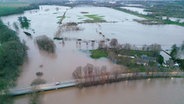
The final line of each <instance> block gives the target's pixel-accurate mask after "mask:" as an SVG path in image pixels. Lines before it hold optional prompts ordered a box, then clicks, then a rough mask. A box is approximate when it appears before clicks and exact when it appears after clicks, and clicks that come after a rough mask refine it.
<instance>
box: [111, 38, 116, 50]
mask: <svg viewBox="0 0 184 104" xmlns="http://www.w3.org/2000/svg"><path fill="white" fill-rule="evenodd" d="M110 46H111V48H116V46H118V40H117V39H115V38H113V39H111V41H110Z"/></svg>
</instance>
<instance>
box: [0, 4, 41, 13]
mask: <svg viewBox="0 0 184 104" xmlns="http://www.w3.org/2000/svg"><path fill="white" fill-rule="evenodd" d="M5 5H7V6H1V5H0V16H7V15H11V14H17V13H23V12H24V11H25V10H31V9H39V5H37V4H24V5H23V4H20V6H12V5H16V3H15V4H5ZM9 5H10V6H9Z"/></svg>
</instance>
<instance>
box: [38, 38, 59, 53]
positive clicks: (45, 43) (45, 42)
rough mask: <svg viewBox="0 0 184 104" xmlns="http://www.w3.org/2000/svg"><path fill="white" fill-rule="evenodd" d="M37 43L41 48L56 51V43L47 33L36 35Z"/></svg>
mask: <svg viewBox="0 0 184 104" xmlns="http://www.w3.org/2000/svg"><path fill="white" fill-rule="evenodd" d="M36 43H37V45H38V48H39V49H40V50H44V51H47V52H49V53H54V52H55V48H56V45H55V44H54V41H53V40H52V39H50V38H49V37H47V36H46V35H42V36H38V37H36Z"/></svg>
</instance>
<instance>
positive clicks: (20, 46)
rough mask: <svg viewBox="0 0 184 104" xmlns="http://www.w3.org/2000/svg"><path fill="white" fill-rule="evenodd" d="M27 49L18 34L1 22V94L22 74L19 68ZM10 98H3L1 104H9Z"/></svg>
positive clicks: (0, 98)
mask: <svg viewBox="0 0 184 104" xmlns="http://www.w3.org/2000/svg"><path fill="white" fill-rule="evenodd" d="M26 50H27V47H26V45H25V42H23V43H22V42H21V41H20V39H19V38H18V36H17V35H16V32H14V31H12V30H10V29H9V28H8V27H7V26H5V25H4V24H3V23H2V21H0V82H1V83H0V93H5V94H6V91H7V89H8V88H9V87H12V86H14V84H15V83H14V81H15V80H16V78H17V77H18V75H19V73H20V71H21V70H20V69H19V66H20V65H22V64H23V61H24V59H25V56H26V55H27V53H26ZM10 101H11V100H9V99H8V96H6V95H5V96H1V97H0V103H1V104H7V103H8V104H9V103H11V102H10Z"/></svg>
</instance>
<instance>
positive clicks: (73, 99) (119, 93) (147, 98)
mask: <svg viewBox="0 0 184 104" xmlns="http://www.w3.org/2000/svg"><path fill="white" fill-rule="evenodd" d="M183 88H184V79H151V80H136V81H128V82H127V81H126V82H120V83H113V84H108V85H103V86H97V87H89V88H82V89H78V88H68V89H64V90H56V91H50V92H46V93H42V95H41V99H40V100H41V102H42V104H62V103H64V104H134V103H136V104H183V103H184V100H183V96H184V90H183ZM28 97H29V96H23V97H17V98H16V101H15V103H16V104H25V102H26V101H27V100H28Z"/></svg>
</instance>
